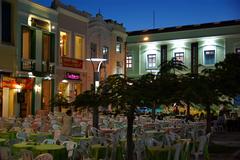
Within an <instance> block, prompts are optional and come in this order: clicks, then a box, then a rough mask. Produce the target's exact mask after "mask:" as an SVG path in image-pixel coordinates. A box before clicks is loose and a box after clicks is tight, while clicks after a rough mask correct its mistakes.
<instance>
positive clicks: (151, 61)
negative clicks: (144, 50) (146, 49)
mask: <svg viewBox="0 0 240 160" xmlns="http://www.w3.org/2000/svg"><path fill="white" fill-rule="evenodd" d="M147 62H148V68H155V67H156V54H149V55H147Z"/></svg>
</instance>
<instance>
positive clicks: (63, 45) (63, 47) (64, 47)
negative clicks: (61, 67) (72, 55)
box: [60, 31, 69, 56]
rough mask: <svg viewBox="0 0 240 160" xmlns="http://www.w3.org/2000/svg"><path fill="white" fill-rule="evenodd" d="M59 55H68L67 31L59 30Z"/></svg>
mask: <svg viewBox="0 0 240 160" xmlns="http://www.w3.org/2000/svg"><path fill="white" fill-rule="evenodd" d="M60 55H61V56H68V55H69V35H68V33H67V32H62V31H60Z"/></svg>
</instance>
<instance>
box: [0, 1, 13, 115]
mask: <svg viewBox="0 0 240 160" xmlns="http://www.w3.org/2000/svg"><path fill="white" fill-rule="evenodd" d="M16 20H17V19H16V1H11V0H0V84H1V85H0V117H9V116H13V115H14V114H15V111H14V106H15V101H14V100H16V98H17V96H16V93H17V92H16V91H17V85H16V83H15V79H14V78H13V76H14V75H15V72H16V69H17V66H16V62H17V58H16Z"/></svg>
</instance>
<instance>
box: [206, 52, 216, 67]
mask: <svg viewBox="0 0 240 160" xmlns="http://www.w3.org/2000/svg"><path fill="white" fill-rule="evenodd" d="M204 64H205V65H212V64H215V50H205V51H204Z"/></svg>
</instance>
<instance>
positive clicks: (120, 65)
mask: <svg viewBox="0 0 240 160" xmlns="http://www.w3.org/2000/svg"><path fill="white" fill-rule="evenodd" d="M116 67H117V70H116V74H121V73H122V64H121V62H119V61H117V64H116Z"/></svg>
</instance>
